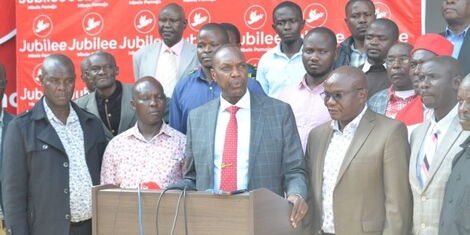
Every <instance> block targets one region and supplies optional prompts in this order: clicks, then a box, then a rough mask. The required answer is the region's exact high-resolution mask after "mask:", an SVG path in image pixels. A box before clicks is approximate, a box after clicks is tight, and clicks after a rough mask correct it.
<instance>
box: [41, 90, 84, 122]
mask: <svg viewBox="0 0 470 235" xmlns="http://www.w3.org/2000/svg"><path fill="white" fill-rule="evenodd" d="M42 101H43V105H44V111H45V112H46V116H47V119H48V120H49V121H51V122H52V121H53V122H56V123H60V124H62V125H67V124H68V123H72V122H74V121H77V120H78V116H77V113H75V110H74V109H73V108H72V105H71V104H70V103H69V109H70V112H69V116H68V117H67V121H66V122H65V123H63V122H62V121H61V120H60V119H59V118H58V117H57V116H56V115H55V114H54V112H52V110H51V108H50V107H49V105H48V104H47V102H46V98H45V97H44V99H43V100H42Z"/></svg>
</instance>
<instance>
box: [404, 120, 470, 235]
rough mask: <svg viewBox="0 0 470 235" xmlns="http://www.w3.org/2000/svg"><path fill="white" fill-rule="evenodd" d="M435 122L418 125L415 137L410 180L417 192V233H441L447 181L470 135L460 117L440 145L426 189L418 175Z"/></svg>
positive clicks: (415, 210)
mask: <svg viewBox="0 0 470 235" xmlns="http://www.w3.org/2000/svg"><path fill="white" fill-rule="evenodd" d="M430 125H431V121H429V120H428V121H426V122H424V123H423V124H421V125H420V126H418V127H417V128H416V129H415V130H414V131H413V133H412V134H411V139H410V143H411V158H410V170H409V178H410V184H411V190H412V192H413V201H414V205H413V234H423V235H424V234H437V233H438V230H439V217H440V213H441V208H442V200H443V199H444V192H445V186H446V182H447V180H448V178H449V175H450V172H451V169H452V160H453V159H454V156H455V155H456V154H457V153H458V152H460V151H461V150H462V147H460V144H462V143H463V142H464V141H465V139H466V138H467V137H468V136H469V132H467V131H463V130H462V127H461V126H460V124H459V118H458V116H457V115H456V116H455V117H454V119H453V120H452V123H451V124H450V127H449V130H447V132H446V134H445V136H444V137H443V139H442V142H441V143H440V144H439V145H438V146H437V149H436V154H435V156H434V159H433V160H432V162H431V166H430V168H429V174H430V177H429V180H428V182H426V183H425V185H424V187H421V184H420V183H419V181H418V178H417V176H416V173H417V172H416V166H417V164H418V156H419V152H420V149H421V146H422V145H423V143H424V140H425V139H426V132H427V131H428V129H429V126H430Z"/></svg>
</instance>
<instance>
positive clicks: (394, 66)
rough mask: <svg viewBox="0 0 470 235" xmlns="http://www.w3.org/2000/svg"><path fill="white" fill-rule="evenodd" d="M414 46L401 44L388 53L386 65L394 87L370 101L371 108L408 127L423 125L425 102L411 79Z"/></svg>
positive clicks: (375, 95)
mask: <svg viewBox="0 0 470 235" xmlns="http://www.w3.org/2000/svg"><path fill="white" fill-rule="evenodd" d="M412 48H413V47H412V46H411V45H410V44H408V43H403V42H399V43H396V44H395V45H393V46H392V47H391V48H390V50H389V51H388V54H387V57H386V58H385V63H386V64H387V74H388V78H389V80H390V82H391V83H392V86H391V87H390V88H387V89H383V90H381V91H379V92H377V93H375V94H374V95H373V96H372V97H371V98H370V99H369V101H368V104H369V107H370V109H372V110H373V111H375V112H377V113H380V114H383V115H385V116H387V117H389V118H392V119H396V120H399V121H401V122H403V123H405V125H407V126H410V125H413V124H417V123H421V122H423V109H424V108H423V103H422V102H421V97H420V96H419V95H418V94H417V93H416V92H415V90H414V89H413V81H412V80H411V77H410V56H409V55H410V52H411V49H412Z"/></svg>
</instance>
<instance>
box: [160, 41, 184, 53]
mask: <svg viewBox="0 0 470 235" xmlns="http://www.w3.org/2000/svg"><path fill="white" fill-rule="evenodd" d="M168 49H171V51H173V52H174V53H175V55H176V56H179V55H180V54H181V51H182V50H183V38H181V40H180V41H179V42H177V43H176V44H175V45H173V46H172V47H168V46H167V45H166V44H165V43H162V49H161V50H162V51H166V50H168Z"/></svg>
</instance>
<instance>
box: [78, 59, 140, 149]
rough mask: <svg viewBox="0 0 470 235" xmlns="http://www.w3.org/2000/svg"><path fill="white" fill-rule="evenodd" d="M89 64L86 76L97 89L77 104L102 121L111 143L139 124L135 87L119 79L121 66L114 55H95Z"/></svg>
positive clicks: (80, 99) (81, 98)
mask: <svg viewBox="0 0 470 235" xmlns="http://www.w3.org/2000/svg"><path fill="white" fill-rule="evenodd" d="M88 63H89V69H88V70H87V71H86V73H87V74H88V78H89V79H91V80H92V81H94V83H95V87H96V90H95V91H94V92H91V93H90V94H88V95H85V96H83V97H80V98H79V99H77V100H76V101H75V103H76V104H77V105H78V106H79V107H80V108H82V109H85V110H86V111H88V112H90V113H92V114H94V115H95V116H97V117H99V118H100V119H101V121H102V123H103V125H104V127H105V128H104V132H105V134H106V139H107V140H108V141H109V140H110V139H112V138H113V137H114V136H116V135H118V134H120V133H122V132H124V131H126V130H127V129H129V128H131V127H132V126H134V125H135V122H136V120H137V118H136V116H135V112H134V110H133V109H132V107H131V103H130V101H131V99H132V88H133V85H127V84H122V83H121V82H119V81H118V80H116V76H117V75H118V74H119V67H117V66H116V60H115V59H114V56H113V55H111V54H110V53H108V52H104V51H97V52H95V53H93V54H92V55H90V57H88Z"/></svg>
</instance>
